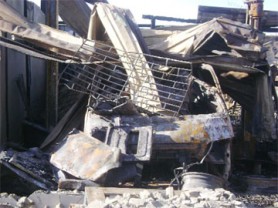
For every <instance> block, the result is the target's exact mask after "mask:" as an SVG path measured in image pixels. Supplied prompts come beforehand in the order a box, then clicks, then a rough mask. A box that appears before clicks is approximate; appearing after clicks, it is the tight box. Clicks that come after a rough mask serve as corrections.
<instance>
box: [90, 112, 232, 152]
mask: <svg viewBox="0 0 278 208" xmlns="http://www.w3.org/2000/svg"><path fill="white" fill-rule="evenodd" d="M88 114H91V112H88V113H87V115H86V123H85V132H87V133H90V134H93V135H95V134H96V132H97V131H103V129H104V128H106V129H107V128H108V126H111V125H112V126H114V127H117V128H123V127H128V126H129V127H130V126H132V127H133V128H135V127H142V126H152V127H153V132H154V133H153V144H154V145H155V146H159V145H160V144H161V145H163V144H175V143H179V144H182V143H191V144H201V143H204V142H205V143H209V142H213V141H219V140H222V139H230V138H232V137H233V136H234V134H233V129H232V126H231V123H230V120H229V117H228V116H227V115H223V114H222V115H221V114H202V115H187V116H183V117H182V118H173V117H167V116H152V117H147V116H122V117H112V118H107V117H106V118H105V117H101V116H99V115H96V114H91V115H88ZM109 119H110V121H109ZM154 148H155V147H154Z"/></svg>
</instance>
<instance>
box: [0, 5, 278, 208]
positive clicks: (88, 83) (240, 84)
mask: <svg viewBox="0 0 278 208" xmlns="http://www.w3.org/2000/svg"><path fill="white" fill-rule="evenodd" d="M0 5H1V7H0V11H1V12H0V16H1V18H0V30H1V32H5V33H7V34H8V35H12V36H13V37H14V38H13V39H9V38H7V37H2V36H1V37H0V44H1V45H2V46H5V47H9V48H12V49H16V50H18V51H20V52H23V53H26V54H28V55H33V56H35V57H39V58H44V59H47V60H52V61H53V60H54V61H58V62H60V63H67V66H66V67H64V69H63V70H62V72H61V73H60V76H59V84H61V85H63V86H65V87H66V88H68V89H70V90H73V91H74V92H75V93H79V94H80V96H79V97H78V98H77V99H76V100H75V104H74V105H73V106H71V107H70V109H69V110H68V112H67V113H66V114H65V115H64V117H63V118H62V119H61V120H60V121H59V123H58V124H57V125H56V126H55V127H54V128H53V129H52V132H51V133H50V134H49V135H48V137H47V138H46V139H45V140H44V142H43V143H42V144H41V146H40V148H41V149H39V148H31V149H26V150H24V151H16V150H13V149H7V150H3V151H1V155H0V163H1V165H3V166H4V167H5V168H7V169H9V170H10V171H12V172H13V173H15V174H16V175H18V178H20V179H22V180H24V181H26V182H28V183H31V184H32V185H34V186H35V187H36V189H42V190H46V191H48V192H43V191H38V192H34V193H33V194H31V195H30V196H28V197H27V196H26V197H20V198H18V197H14V196H12V195H7V194H2V195H1V198H0V204H3V206H4V204H6V205H7V206H15V207H16V206H17V207H45V206H49V207H94V208H98V207H100V208H104V207H106V208H108V207H149V208H152V207H173V208H174V207H196V208H197V207H231V208H240V207H247V205H245V204H244V203H243V202H240V201H238V200H237V199H238V198H237V197H236V196H235V195H234V194H232V193H231V192H229V191H227V190H224V189H223V188H224V187H225V185H227V180H228V179H229V176H230V174H231V167H232V165H231V161H232V160H231V155H232V150H231V143H232V142H233V141H234V140H232V139H233V138H234V137H235V136H238V134H234V129H233V126H232V122H231V119H230V116H229V110H230V108H229V107H228V105H227V102H228V101H227V99H226V98H227V97H228V98H230V99H231V100H232V102H233V103H238V104H239V105H240V106H241V109H240V110H241V115H240V116H241V118H242V120H241V125H242V129H241V132H243V134H244V135H243V137H244V138H243V141H244V142H245V143H247V144H250V143H251V142H254V143H255V142H257V144H258V142H269V143H271V142H273V141H276V140H277V133H278V131H277V129H278V128H277V115H276V114H277V109H276V108H277V103H278V102H277V101H278V99H277V94H275V93H274V89H275V88H274V85H273V83H272V82H274V81H275V77H273V76H274V75H275V76H276V74H277V66H276V65H277V63H276V54H275V53H276V51H275V49H274V48H273V47H272V46H271V42H270V43H267V44H264V38H265V37H264V34H263V33H261V32H259V31H257V30H253V29H252V27H251V26H249V25H246V24H243V23H239V22H234V21H232V20H229V19H225V18H215V19H213V20H210V21H208V22H206V23H203V24H200V25H197V26H195V27H192V28H190V29H188V30H185V31H176V32H172V33H169V32H167V33H160V34H162V35H161V36H159V37H158V38H160V39H159V41H158V40H157V39H155V38H153V39H152V40H151V41H148V43H147V44H146V43H145V40H144V36H143V35H142V34H141V32H140V29H139V28H138V26H137V24H136V23H135V21H134V18H133V16H132V14H131V13H130V11H129V10H125V9H121V8H118V7H115V6H113V5H110V4H105V3H96V4H95V5H94V7H93V9H92V11H91V14H89V12H90V9H89V8H88V6H87V5H86V3H85V2H84V1H83V0H80V1H76V0H73V1H72V2H71V3H70V5H75V6H76V7H75V8H74V12H76V13H78V12H80V11H82V10H83V11H84V13H83V14H80V16H78V17H77V18H76V19H75V18H73V17H72V16H71V15H72V14H71V12H69V11H67V10H68V6H69V5H67V3H66V1H63V0H61V7H60V13H61V14H62V15H61V16H62V18H64V19H65V21H67V22H68V23H69V24H70V25H71V26H72V28H73V29H74V30H75V31H76V32H77V33H78V34H79V35H80V36H81V37H76V36H73V35H70V34H68V33H65V32H62V31H60V30H57V29H53V28H49V27H47V26H46V25H43V24H38V23H34V22H30V21H28V20H27V19H25V18H24V17H23V16H21V15H20V14H18V13H17V12H16V11H15V10H14V9H12V8H11V7H10V6H9V5H8V4H7V3H6V2H5V1H2V0H0ZM11 14H14V16H13V15H11ZM73 19H74V20H73ZM80 21H81V22H82V25H81V24H80V25H79V22H80ZM143 34H144V32H143ZM146 34H147V33H146V32H145V36H148V35H146ZM162 36H163V37H162ZM161 40H162V41H161ZM265 46H266V47H268V49H269V50H268V52H267V50H266V48H265ZM22 86H24V84H22ZM275 113H276V114H275ZM275 116H276V117H275ZM83 121H84V122H83ZM75 128H78V130H76V129H75ZM73 129H74V130H73ZM248 142H249V143H248ZM250 148H251V147H250ZM42 150H43V151H42ZM275 153H277V149H276V150H273V151H270V150H269V151H268V152H267V156H268V157H269V158H270V159H271V160H272V163H275V162H277V161H276V159H275V156H277V154H275ZM254 158H255V156H254ZM167 160H168V161H169V162H173V163H172V166H171V170H174V173H173V174H172V175H171V177H172V180H171V181H170V180H169V177H168V178H167V180H169V181H168V183H167V185H168V186H169V187H168V188H166V190H157V189H154V190H151V189H145V190H143V189H136V188H104V187H102V186H123V185H124V184H125V183H126V182H130V183H131V184H132V186H142V184H143V183H142V180H143V176H142V175H143V168H144V166H145V165H146V164H152V162H156V161H167ZM272 163H271V164H272ZM258 165H260V164H258ZM198 168H200V170H201V171H200V170H199V169H198ZM260 168H261V167H260V166H258V168H257V171H258V172H261V169H260ZM161 169H162V170H163V167H162V168H161ZM156 171H157V172H159V170H156ZM204 172H205V173H204ZM211 173H212V174H211ZM216 175H217V176H216ZM245 178H250V177H248V176H247V177H245ZM273 181H275V182H277V178H274V180H273ZM273 181H270V183H264V185H265V186H266V187H264V186H263V188H265V189H268V188H269V187H271V186H273V185H272V182H273ZM273 187H274V188H275V187H277V185H274V186H273ZM273 187H271V188H273ZM57 188H58V191H57V192H56V191H54V190H57ZM180 188H181V190H175V189H180ZM250 188H252V187H249V189H250ZM66 190H74V191H66ZM273 206H276V202H274V203H273Z"/></svg>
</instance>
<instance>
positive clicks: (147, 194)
mask: <svg viewBox="0 0 278 208" xmlns="http://www.w3.org/2000/svg"><path fill="white" fill-rule="evenodd" d="M150 197H152V193H151V192H149V191H147V190H144V191H142V192H140V198H141V199H147V198H150Z"/></svg>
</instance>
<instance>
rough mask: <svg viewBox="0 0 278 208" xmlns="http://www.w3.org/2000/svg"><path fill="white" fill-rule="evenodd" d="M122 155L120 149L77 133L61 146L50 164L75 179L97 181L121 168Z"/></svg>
mask: <svg viewBox="0 0 278 208" xmlns="http://www.w3.org/2000/svg"><path fill="white" fill-rule="evenodd" d="M120 153H121V151H120V149H118V148H113V147H109V146H108V145H106V144H104V143H102V142H100V141H99V140H97V139H95V138H93V137H90V136H88V135H86V134H84V133H82V132H75V133H74V134H70V135H68V136H67V137H66V139H65V141H64V142H62V144H60V145H59V147H58V149H57V150H56V151H55V152H54V153H53V154H52V155H51V159H50V162H51V163H52V164H53V165H54V166H56V167H57V168H59V169H61V170H64V171H66V172H68V173H70V174H71V175H74V176H75V177H78V178H82V179H90V180H93V181H95V180H97V179H98V178H100V177H101V176H102V175H103V174H105V173H106V172H107V171H109V170H110V169H113V168H116V167H119V166H120Z"/></svg>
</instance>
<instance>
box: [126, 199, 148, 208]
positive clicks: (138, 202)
mask: <svg viewBox="0 0 278 208" xmlns="http://www.w3.org/2000/svg"><path fill="white" fill-rule="evenodd" d="M128 204H129V205H131V206H135V207H140V206H143V205H144V204H145V201H144V200H143V199H139V198H130V199H129V201H128Z"/></svg>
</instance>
